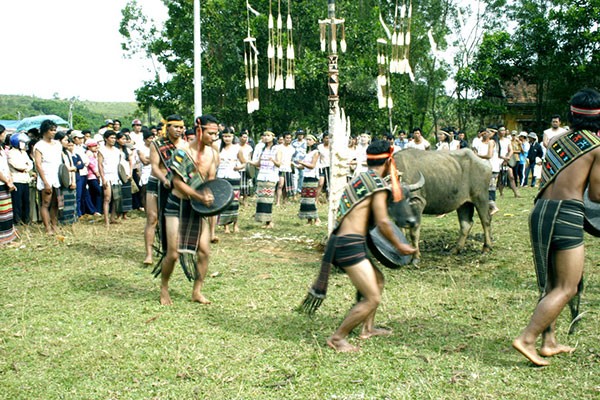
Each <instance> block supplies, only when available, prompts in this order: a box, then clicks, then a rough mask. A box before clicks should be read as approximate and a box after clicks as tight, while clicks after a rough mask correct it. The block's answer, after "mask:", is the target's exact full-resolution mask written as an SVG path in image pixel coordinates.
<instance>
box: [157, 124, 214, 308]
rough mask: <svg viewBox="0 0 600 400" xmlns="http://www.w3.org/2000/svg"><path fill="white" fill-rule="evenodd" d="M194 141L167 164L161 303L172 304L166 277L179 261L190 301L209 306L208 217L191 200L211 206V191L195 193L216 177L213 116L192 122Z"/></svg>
mask: <svg viewBox="0 0 600 400" xmlns="http://www.w3.org/2000/svg"><path fill="white" fill-rule="evenodd" d="M195 130H196V138H195V139H194V141H192V142H191V143H190V144H189V146H188V147H187V148H186V149H177V150H176V151H175V152H174V153H173V156H172V157H171V160H170V162H169V164H170V165H169V166H170V173H169V179H170V182H171V187H172V190H171V193H170V194H169V198H168V200H167V205H166V206H165V210H164V213H165V221H166V231H167V253H166V256H165V258H164V260H163V262H162V265H161V271H160V273H161V284H160V303H161V304H162V305H170V304H172V301H171V297H170V296H169V278H170V277H171V273H172V272H173V268H174V266H175V263H176V262H177V260H178V259H179V262H180V263H181V266H182V268H183V270H184V273H185V275H186V276H187V278H188V279H189V280H190V281H193V282H194V287H193V290H192V301H195V302H198V303H201V304H210V301H209V300H208V299H207V298H206V297H204V295H203V294H202V285H203V283H204V278H205V277H206V272H207V271H208V257H209V253H210V230H209V224H208V220H207V218H205V217H203V216H202V215H200V214H198V213H197V212H196V211H195V210H194V209H193V208H192V205H191V201H192V200H194V201H198V202H200V203H202V204H203V205H205V206H207V207H210V206H211V205H212V204H213V201H214V196H213V193H212V192H211V191H210V190H202V191H197V190H196V189H197V188H198V186H200V185H201V184H202V183H203V182H206V181H209V180H213V179H215V176H216V171H217V165H218V160H219V155H218V153H217V151H216V150H215V149H214V148H213V147H212V141H213V135H214V134H215V133H216V132H218V130H219V126H218V121H217V120H216V119H215V117H213V116H212V115H202V116H200V117H197V118H196V120H195Z"/></svg>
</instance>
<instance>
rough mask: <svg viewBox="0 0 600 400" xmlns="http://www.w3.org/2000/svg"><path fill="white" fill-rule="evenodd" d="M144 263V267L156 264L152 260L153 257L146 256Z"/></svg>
mask: <svg viewBox="0 0 600 400" xmlns="http://www.w3.org/2000/svg"><path fill="white" fill-rule="evenodd" d="M143 264H144V267H148V266H150V265H152V264H154V263H153V262H152V257H146V259H145V260H144V262H143Z"/></svg>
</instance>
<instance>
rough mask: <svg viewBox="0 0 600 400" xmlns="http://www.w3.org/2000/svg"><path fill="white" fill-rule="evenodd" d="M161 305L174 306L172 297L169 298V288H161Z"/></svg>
mask: <svg viewBox="0 0 600 400" xmlns="http://www.w3.org/2000/svg"><path fill="white" fill-rule="evenodd" d="M160 304H161V305H163V306H170V305H171V304H173V301H172V300H171V296H169V288H166V287H161V288H160Z"/></svg>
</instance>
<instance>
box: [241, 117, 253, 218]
mask: <svg viewBox="0 0 600 400" xmlns="http://www.w3.org/2000/svg"><path fill="white" fill-rule="evenodd" d="M249 134H250V131H249V130H248V129H242V133H241V134H240V150H242V153H243V154H244V160H246V161H248V160H252V151H253V148H252V145H251V144H250V141H249V139H250V138H249V137H248V135H249ZM252 188H253V182H252V178H251V177H250V176H249V175H248V163H246V168H245V169H243V170H241V171H240V205H242V206H243V205H245V204H246V199H247V198H248V196H250V195H252Z"/></svg>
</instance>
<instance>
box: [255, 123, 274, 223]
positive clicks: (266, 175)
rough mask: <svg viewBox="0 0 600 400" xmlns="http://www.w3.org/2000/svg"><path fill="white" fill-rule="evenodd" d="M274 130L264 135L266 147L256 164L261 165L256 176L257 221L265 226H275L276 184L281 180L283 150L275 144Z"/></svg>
mask: <svg viewBox="0 0 600 400" xmlns="http://www.w3.org/2000/svg"><path fill="white" fill-rule="evenodd" d="M273 136H274V135H273V132H271V131H266V132H265V133H264V136H263V140H264V143H265V146H264V149H263V150H262V152H261V153H260V155H259V158H258V161H256V162H254V165H255V166H257V167H259V170H258V176H257V177H256V194H257V196H258V198H257V200H256V214H255V216H254V218H255V220H256V221H257V222H264V223H265V224H264V225H263V228H266V229H270V228H273V226H274V224H273V199H274V198H275V185H276V184H277V181H278V180H279V171H278V170H277V168H278V167H279V165H280V164H281V151H278V149H277V147H276V146H275V145H274V144H273Z"/></svg>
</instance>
